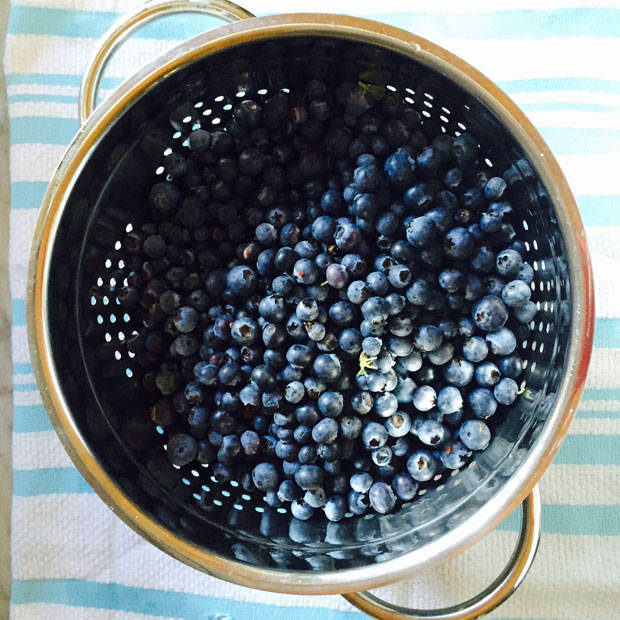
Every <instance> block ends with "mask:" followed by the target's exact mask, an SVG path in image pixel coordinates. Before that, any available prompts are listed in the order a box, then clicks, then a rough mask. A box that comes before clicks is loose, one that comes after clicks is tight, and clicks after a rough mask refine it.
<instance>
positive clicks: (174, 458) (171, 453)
mask: <svg viewBox="0 0 620 620" xmlns="http://www.w3.org/2000/svg"><path fill="white" fill-rule="evenodd" d="M197 453H198V446H197V444H196V440H195V439H194V438H193V437H192V436H191V435H185V434H183V433H179V434H178V435H174V436H172V437H170V439H168V448H167V455H168V459H169V461H170V462H171V463H172V464H173V465H178V466H179V467H183V466H184V465H187V464H188V463H191V462H192V461H193V460H194V459H195V458H196V455H197Z"/></svg>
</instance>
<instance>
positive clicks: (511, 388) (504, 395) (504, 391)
mask: <svg viewBox="0 0 620 620" xmlns="http://www.w3.org/2000/svg"><path fill="white" fill-rule="evenodd" d="M518 392H519V386H518V385H517V382H516V381H515V380H514V379H510V378H509V377H504V378H503V379H501V380H500V382H499V383H498V384H497V385H496V386H495V389H494V390H493V395H494V396H495V399H496V400H497V402H498V403H499V404H500V405H512V403H514V401H515V400H516V399H517V395H518Z"/></svg>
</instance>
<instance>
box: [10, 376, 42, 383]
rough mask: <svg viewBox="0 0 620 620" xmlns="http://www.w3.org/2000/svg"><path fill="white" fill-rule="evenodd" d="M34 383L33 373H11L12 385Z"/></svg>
mask: <svg viewBox="0 0 620 620" xmlns="http://www.w3.org/2000/svg"><path fill="white" fill-rule="evenodd" d="M35 383H36V379H35V378H34V375H33V374H29V375H13V384H14V385H34V384H35Z"/></svg>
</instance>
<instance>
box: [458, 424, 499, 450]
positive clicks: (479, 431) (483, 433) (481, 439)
mask: <svg viewBox="0 0 620 620" xmlns="http://www.w3.org/2000/svg"><path fill="white" fill-rule="evenodd" d="M459 439H460V440H461V441H462V442H463V444H464V445H465V447H466V448H467V449H468V450H485V449H486V448H487V446H488V445H489V443H490V441H491V431H490V430H489V427H488V426H487V425H486V424H485V423H484V422H483V421H482V420H467V422H463V424H462V425H461V427H460V428H459Z"/></svg>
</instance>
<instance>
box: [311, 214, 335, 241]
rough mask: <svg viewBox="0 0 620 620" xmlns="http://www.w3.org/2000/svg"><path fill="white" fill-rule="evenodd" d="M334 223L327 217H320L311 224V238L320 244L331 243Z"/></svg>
mask: <svg viewBox="0 0 620 620" xmlns="http://www.w3.org/2000/svg"><path fill="white" fill-rule="evenodd" d="M335 232H336V222H335V220H334V219H333V218H332V217H330V216H329V215H321V216H320V217H317V218H316V220H314V222H312V236H313V237H314V238H315V239H316V240H317V241H320V242H321V243H327V244H330V243H333V242H334V233H335Z"/></svg>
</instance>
